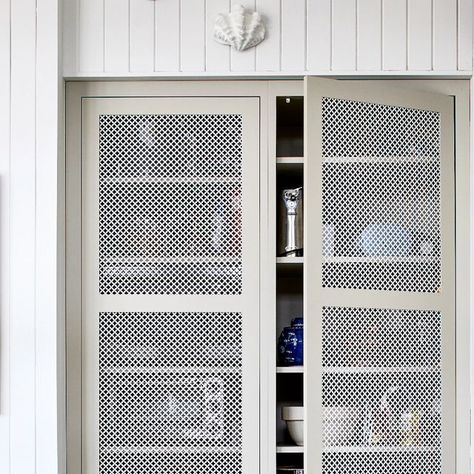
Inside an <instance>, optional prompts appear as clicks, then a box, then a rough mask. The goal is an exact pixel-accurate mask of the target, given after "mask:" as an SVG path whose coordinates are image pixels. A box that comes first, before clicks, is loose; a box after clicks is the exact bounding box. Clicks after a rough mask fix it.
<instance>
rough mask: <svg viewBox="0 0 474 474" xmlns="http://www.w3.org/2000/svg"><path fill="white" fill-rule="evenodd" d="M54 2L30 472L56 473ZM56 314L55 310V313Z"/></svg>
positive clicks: (43, 56)
mask: <svg viewBox="0 0 474 474" xmlns="http://www.w3.org/2000/svg"><path fill="white" fill-rule="evenodd" d="M58 24H59V2H58V0H40V1H37V41H36V51H37V53H36V150H35V160H36V201H35V207H36V219H35V226H36V238H35V244H36V249H35V255H36V269H35V275H37V277H36V280H35V284H36V288H35V304H36V310H35V313H36V327H35V332H36V344H35V349H36V404H35V406H36V418H35V419H36V471H35V472H36V473H38V474H39V473H42V472H45V473H46V472H48V473H58V467H59V466H58V461H59V458H61V459H62V460H65V457H64V456H63V451H62V450H59V446H58V442H59V439H64V436H61V435H64V430H63V429H62V426H61V424H59V423H58V410H59V412H62V409H63V399H62V398H58V395H59V394H63V390H62V388H59V389H58V382H59V387H62V385H63V380H64V378H63V377H62V376H63V375H64V374H63V373H62V372H61V371H60V370H58V362H59V360H60V358H61V357H60V354H58V353H57V348H58V347H60V348H61V349H62V348H63V345H62V344H61V341H64V338H63V335H62V333H60V332H58V328H60V327H62V325H61V324H60V318H62V315H63V314H64V313H63V311H58V310H57V307H58V293H57V288H58V287H57V283H58V279H57V278H58V275H57V271H58V265H57V264H58V258H57V257H58V247H57V245H56V242H57V239H58V217H59V216H58V212H57V210H58V186H57V184H58V162H59V159H58V151H59V150H58V147H59V142H60V138H59V137H60V135H59V134H60V127H59V124H60V120H59V111H60V102H59V96H60V93H62V87H61V91H60V83H59V77H60V71H59V63H58V58H59V52H60V51H59V32H58ZM58 314H59V315H61V316H60V317H58Z"/></svg>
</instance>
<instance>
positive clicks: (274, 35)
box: [255, 0, 281, 71]
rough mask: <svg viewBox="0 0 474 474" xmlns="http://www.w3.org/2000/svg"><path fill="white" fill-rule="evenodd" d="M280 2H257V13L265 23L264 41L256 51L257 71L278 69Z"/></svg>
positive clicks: (259, 0) (267, 0)
mask: <svg viewBox="0 0 474 474" xmlns="http://www.w3.org/2000/svg"><path fill="white" fill-rule="evenodd" d="M280 4H281V0H257V7H256V8H257V11H258V12H259V13H260V14H261V15H262V18H263V20H264V21H265V27H266V33H265V40H264V41H263V42H262V43H260V44H259V45H258V46H257V49H256V52H255V54H256V69H257V71H278V70H279V69H280V54H281V51H280V27H281V22H280V7H281V5H280Z"/></svg>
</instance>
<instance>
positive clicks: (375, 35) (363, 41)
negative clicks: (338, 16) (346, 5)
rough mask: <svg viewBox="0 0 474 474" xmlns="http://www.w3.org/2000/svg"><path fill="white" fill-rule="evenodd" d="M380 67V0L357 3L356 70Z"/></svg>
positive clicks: (360, 0)
mask: <svg viewBox="0 0 474 474" xmlns="http://www.w3.org/2000/svg"><path fill="white" fill-rule="evenodd" d="M381 67H382V0H358V2H357V69H358V70H359V71H377V70H380V69H381Z"/></svg>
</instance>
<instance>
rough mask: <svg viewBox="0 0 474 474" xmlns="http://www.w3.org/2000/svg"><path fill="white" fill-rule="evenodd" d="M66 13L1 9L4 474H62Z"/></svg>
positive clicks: (20, 1)
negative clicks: (62, 57)
mask: <svg viewBox="0 0 474 474" xmlns="http://www.w3.org/2000/svg"><path fill="white" fill-rule="evenodd" d="M59 7H60V5H59V0H14V1H13V0H11V1H3V2H0V261H1V266H0V289H1V299H0V472H1V473H2V474H25V473H28V474H30V473H31V474H43V473H52V474H56V473H61V474H62V473H63V472H64V471H63V470H62V466H63V460H64V451H63V449H62V445H61V441H60V438H62V439H64V429H63V427H64V425H63V424H62V422H59V421H58V412H60V413H63V414H64V397H63V395H62V390H61V385H62V381H63V380H64V377H63V375H64V374H63V372H62V371H61V370H60V369H59V367H60V366H61V363H58V360H59V359H58V358H60V354H59V353H58V347H63V344H64V338H62V339H61V338H60V337H59V334H58V331H61V328H62V327H63V324H62V322H61V320H62V321H63V319H62V315H63V312H62V311H59V312H58V290H57V288H58V287H57V285H58V278H57V275H58V267H57V265H58V258H57V256H58V246H57V245H56V244H57V238H58V194H57V193H58V186H57V183H58V180H59V179H60V178H59V175H58V158H59V155H58V143H59V133H60V131H59V130H60V120H59V114H60V109H61V106H60V100H61V97H62V96H61V90H60V87H59V77H60V62H59V44H60V42H59V37H60V29H59V25H60V19H59V11H60V8H59ZM59 314H60V315H61V317H60V316H58V315H59ZM63 421H64V420H63ZM60 446H61V447H60ZM59 459H61V461H59Z"/></svg>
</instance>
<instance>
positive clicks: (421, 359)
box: [305, 78, 456, 474]
mask: <svg viewBox="0 0 474 474" xmlns="http://www.w3.org/2000/svg"><path fill="white" fill-rule="evenodd" d="M305 113H306V127H307V130H306V137H307V139H306V142H307V143H306V151H305V158H306V162H305V166H306V169H305V178H306V188H305V198H306V203H305V213H306V214H305V223H306V235H305V259H307V265H305V329H306V338H305V346H306V347H305V350H306V354H305V364H306V388H305V406H306V412H307V416H306V444H307V447H306V452H307V456H306V468H307V469H306V471H305V472H307V473H308V474H315V473H323V474H349V473H350V474H382V473H383V474H402V473H418V472H423V473H427V474H428V473H429V474H451V473H453V472H455V463H454V454H455V446H454V439H455V393H454V389H455V371H456V367H455V340H454V337H455V336H454V334H455V333H454V330H455V306H454V143H453V123H454V119H453V101H452V99H451V98H450V97H448V96H442V95H434V94H422V93H418V92H416V93H415V92H407V91H406V90H397V88H396V87H387V86H384V85H383V83H381V84H380V85H379V86H378V87H377V86H374V85H373V84H372V85H370V86H367V85H365V84H364V82H363V81H362V82H360V83H357V84H355V83H348V82H345V81H332V80H323V79H316V78H307V79H306V112H305Z"/></svg>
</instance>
